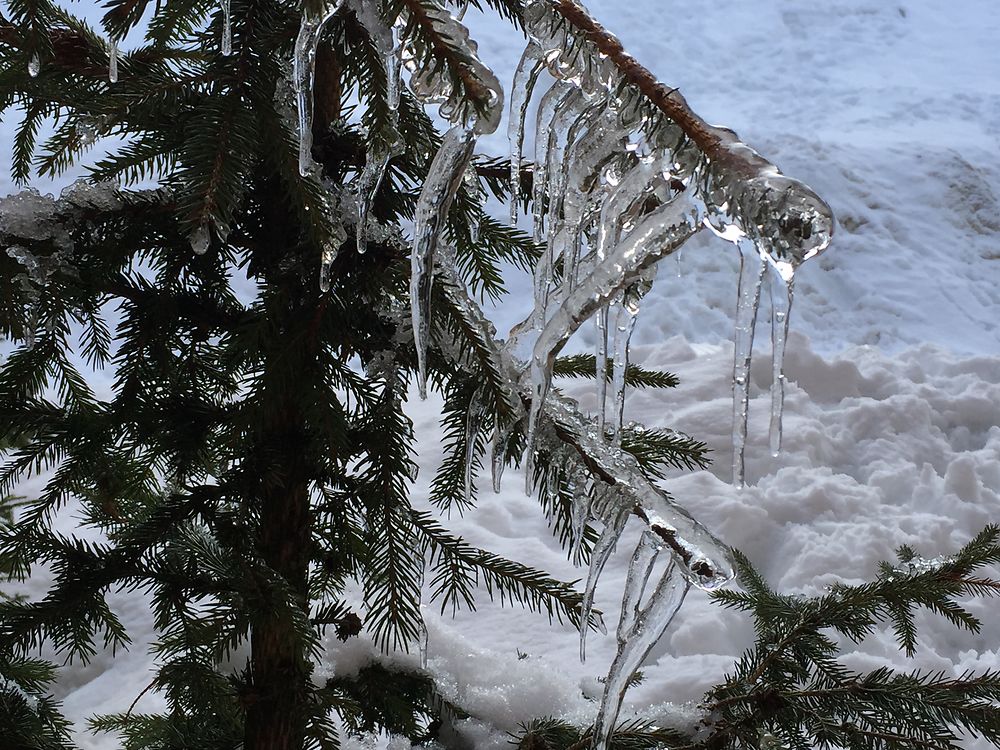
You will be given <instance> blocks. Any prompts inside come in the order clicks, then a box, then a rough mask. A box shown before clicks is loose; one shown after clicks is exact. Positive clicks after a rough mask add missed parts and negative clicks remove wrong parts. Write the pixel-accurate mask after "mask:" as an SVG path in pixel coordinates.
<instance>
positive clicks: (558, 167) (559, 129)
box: [545, 88, 588, 258]
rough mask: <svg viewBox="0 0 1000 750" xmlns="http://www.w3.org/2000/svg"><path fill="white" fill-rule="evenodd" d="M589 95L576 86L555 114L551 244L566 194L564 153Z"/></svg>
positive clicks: (549, 163)
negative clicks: (572, 129) (573, 127)
mask: <svg viewBox="0 0 1000 750" xmlns="http://www.w3.org/2000/svg"><path fill="white" fill-rule="evenodd" d="M587 103H588V102H587V97H586V96H585V95H584V93H583V91H581V90H580V89H578V88H575V89H573V91H571V92H570V94H569V96H566V97H565V98H563V99H562V100H561V101H560V102H559V105H558V106H557V107H556V110H555V112H554V113H553V115H552V122H551V123H550V125H549V145H548V149H547V150H546V154H545V160H546V165H545V175H546V181H547V183H548V185H547V191H546V192H547V194H548V220H549V227H548V243H549V244H550V245H553V244H554V242H555V239H556V232H557V229H558V228H559V226H560V224H561V223H562V222H561V215H562V203H563V197H564V195H565V188H566V180H565V178H564V172H563V164H564V162H565V159H564V154H565V152H566V148H567V146H569V143H570V141H569V136H570V130H571V128H572V126H573V124H574V123H575V122H576V121H577V120H578V119H579V118H580V117H581V116H582V115H583V114H584V113H585V112H586V111H587ZM560 249H561V248H554V249H553V250H550V254H551V255H552V256H553V257H554V258H558V257H559V250H560Z"/></svg>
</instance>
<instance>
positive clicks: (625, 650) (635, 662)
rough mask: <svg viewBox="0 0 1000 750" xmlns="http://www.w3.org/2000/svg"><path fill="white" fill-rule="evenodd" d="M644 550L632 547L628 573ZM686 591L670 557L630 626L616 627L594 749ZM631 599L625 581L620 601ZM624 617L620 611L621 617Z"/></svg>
mask: <svg viewBox="0 0 1000 750" xmlns="http://www.w3.org/2000/svg"><path fill="white" fill-rule="evenodd" d="M647 554H648V553H647V551H646V550H644V549H642V543H640V547H639V548H638V549H637V550H636V556H634V557H633V560H632V561H633V566H630V568H629V576H630V577H631V576H632V573H633V570H635V572H636V573H637V576H636V577H637V578H638V577H639V575H638V574H639V570H638V566H639V565H642V564H643V562H644V558H645V557H646V555H647ZM637 558H638V560H637ZM630 583H633V582H630ZM643 585H645V581H643ZM687 592H688V583H687V581H685V580H684V577H683V576H682V575H681V574H680V572H679V570H678V569H677V566H676V564H675V563H674V561H673V560H671V561H670V563H669V566H668V569H667V571H666V572H665V573H664V574H663V577H662V578H660V581H659V583H658V584H657V586H656V590H655V591H653V593H652V595H651V596H650V598H649V601H648V603H647V604H646V605H645V606H644V607H642V608H641V609H637V611H635V612H634V614H632V615H630V616H629V620H630V626H629V627H628V628H620V629H619V632H618V653H617V654H616V655H615V658H614V661H612V662H611V668H610V669H609V670H608V676H607V679H606V680H605V682H604V696H603V698H602V699H601V708H600V710H599V711H598V712H597V719H596V721H595V722H594V741H593V744H592V745H591V747H593V748H594V750H606V748H607V747H608V746H609V741H610V739H611V734H612V732H613V731H614V728H615V723H616V721H617V720H618V712H619V711H620V710H621V705H622V700H623V699H624V698H625V690H626V688H627V687H628V681H629V678H630V677H631V676H632V675H633V674H635V671H636V670H637V669H638V668H639V667H640V666H641V665H642V661H643V659H645V658H646V655H647V654H649V652H650V649H652V648H653V646H654V645H655V644H656V642H657V641H658V640H660V638H661V637H662V636H663V633H664V632H666V629H667V628H668V627H669V626H670V623H671V621H672V620H673V619H674V615H675V614H677V610H679V609H680V607H681V605H682V604H683V603H684V597H685V595H686V594H687ZM640 593H641V592H640ZM632 599H633V591H631V590H630V584H628V583H627V584H626V587H625V601H624V602H623V604H628V605H629V606H636V607H637V605H638V598H635V603H634V604H633V603H632ZM625 617H626V615H625V613H624V612H623V613H622V619H623V621H624V619H625Z"/></svg>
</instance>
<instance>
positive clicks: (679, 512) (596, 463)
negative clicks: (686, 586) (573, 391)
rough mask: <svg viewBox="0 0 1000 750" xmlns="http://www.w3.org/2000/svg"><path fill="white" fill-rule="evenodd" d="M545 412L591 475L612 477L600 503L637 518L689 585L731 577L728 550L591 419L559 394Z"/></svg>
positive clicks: (715, 584)
mask: <svg viewBox="0 0 1000 750" xmlns="http://www.w3.org/2000/svg"><path fill="white" fill-rule="evenodd" d="M545 412H546V414H547V415H548V417H549V418H550V419H551V420H552V421H553V422H555V423H556V424H558V425H560V427H561V428H562V429H564V430H566V431H568V432H569V433H571V434H572V435H573V442H574V444H575V446H576V447H577V449H578V450H579V451H580V452H582V453H584V454H585V455H586V456H587V457H588V460H589V468H590V470H591V471H592V472H594V473H595V474H597V475H598V476H606V477H614V479H615V484H614V485H612V486H611V487H610V488H609V490H608V491H606V492H605V493H604V496H603V497H602V503H603V505H604V506H606V507H607V506H612V507H613V506H614V504H617V505H618V507H622V508H625V509H626V510H628V511H629V512H631V513H633V514H634V515H636V516H638V517H639V518H640V519H641V520H642V521H643V522H644V523H645V524H646V528H647V529H648V530H649V531H651V532H652V533H653V534H654V535H655V536H656V537H657V539H658V540H659V541H660V543H662V544H663V545H664V546H665V547H667V548H669V549H670V550H671V552H672V553H673V554H674V556H675V557H676V559H677V560H678V564H679V565H680V566H681V572H682V573H683V575H684V577H685V578H687V579H688V580H689V581H690V582H691V585H693V586H696V587H698V588H701V589H705V590H706V591H711V590H714V589H717V588H719V587H720V586H722V585H724V584H725V583H727V582H728V581H730V580H732V579H733V577H734V576H735V575H736V573H735V568H734V564H733V557H732V553H731V552H730V550H729V548H728V547H726V546H725V545H724V544H723V543H722V542H720V541H719V540H718V539H716V538H715V537H714V536H713V535H712V533H711V532H710V531H708V529H706V528H705V527H704V526H702V525H701V524H700V523H698V521H696V520H695V519H694V518H692V517H691V515H690V514H689V513H688V512H687V511H686V510H684V508H682V507H681V506H680V505H678V504H677V503H676V502H675V501H674V500H672V499H671V498H670V497H669V496H667V495H666V494H665V493H664V492H663V491H662V490H660V489H659V488H658V487H657V486H656V485H655V484H654V483H653V482H651V481H649V479H648V478H647V477H646V476H645V475H644V474H643V473H642V471H641V470H640V468H639V466H638V463H637V462H636V460H635V457H634V456H632V455H631V454H630V453H627V452H626V451H624V450H622V449H621V448H620V447H619V446H616V445H613V444H611V443H608V442H606V441H605V440H604V438H603V436H601V435H599V434H598V432H597V430H596V429H595V428H594V424H593V421H592V420H590V419H588V418H586V417H584V416H583V415H582V414H580V413H579V411H577V409H576V407H575V405H574V404H573V403H572V402H570V401H568V400H567V399H565V398H563V397H561V396H558V395H554V394H550V395H549V397H548V399H547V401H546V404H545ZM607 512H608V511H606V510H602V517H605V518H607V517H608V516H607V515H604V514H605V513H607Z"/></svg>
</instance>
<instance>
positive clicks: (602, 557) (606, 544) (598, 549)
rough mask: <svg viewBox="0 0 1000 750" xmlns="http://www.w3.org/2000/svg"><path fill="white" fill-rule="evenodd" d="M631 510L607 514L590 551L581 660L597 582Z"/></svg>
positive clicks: (584, 597) (584, 649)
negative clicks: (599, 533) (601, 529)
mask: <svg viewBox="0 0 1000 750" xmlns="http://www.w3.org/2000/svg"><path fill="white" fill-rule="evenodd" d="M628 517H629V510H628V509H627V508H623V509H620V510H618V511H615V512H612V513H610V514H608V515H607V516H605V519H604V530H603V531H601V535H600V536H599V537H598V538H597V542H596V543H595V544H594V549H593V550H591V552H590V570H588V571H587V584H586V586H585V587H584V590H583V601H581V602H580V622H581V623H582V624H581V627H580V661H586V660H587V633H588V632H589V630H590V628H588V627H587V626H586V623H587V622H588V621H589V620H590V613H591V611H592V610H593V609H594V594H595V593H596V592H597V582H598V580H599V579H600V577H601V573H602V572H603V571H604V566H605V565H606V564H607V562H608V560H609V559H610V558H611V553H612V552H614V551H615V546H616V545H617V544H618V539H619V538H620V537H621V535H622V530H623V529H624V528H625V523H626V522H627V521H628Z"/></svg>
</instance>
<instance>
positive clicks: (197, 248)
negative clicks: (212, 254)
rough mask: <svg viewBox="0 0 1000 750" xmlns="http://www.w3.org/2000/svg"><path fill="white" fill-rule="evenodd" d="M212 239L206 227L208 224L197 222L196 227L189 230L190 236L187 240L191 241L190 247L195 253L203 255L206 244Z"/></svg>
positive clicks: (206, 247)
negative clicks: (191, 230)
mask: <svg viewBox="0 0 1000 750" xmlns="http://www.w3.org/2000/svg"><path fill="white" fill-rule="evenodd" d="M211 240H212V236H211V233H210V232H209V229H208V224H199V225H198V228H197V229H195V230H194V231H193V232H191V236H190V237H189V238H188V241H189V242H190V243H191V249H192V250H194V252H195V254H196V255H204V254H205V252H206V251H207V250H208V245H209V243H210V242H211Z"/></svg>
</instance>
